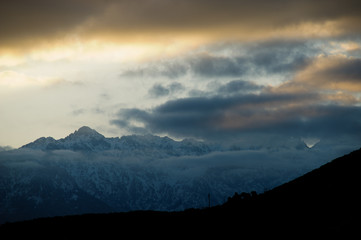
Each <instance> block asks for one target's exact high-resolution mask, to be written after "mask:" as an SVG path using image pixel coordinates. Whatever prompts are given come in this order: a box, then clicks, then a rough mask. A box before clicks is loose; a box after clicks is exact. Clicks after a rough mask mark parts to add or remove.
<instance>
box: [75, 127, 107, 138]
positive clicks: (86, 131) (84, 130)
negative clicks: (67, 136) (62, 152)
mask: <svg viewBox="0 0 361 240" xmlns="http://www.w3.org/2000/svg"><path fill="white" fill-rule="evenodd" d="M73 135H74V136H98V137H104V136H103V135H101V134H100V133H98V132H97V131H96V130H94V129H92V128H90V127H88V126H83V127H81V128H79V129H78V130H76V131H75V132H74V133H73Z"/></svg>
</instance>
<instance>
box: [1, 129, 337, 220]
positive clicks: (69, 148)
mask: <svg viewBox="0 0 361 240" xmlns="http://www.w3.org/2000/svg"><path fill="white" fill-rule="evenodd" d="M317 145H318V144H317ZM317 145H316V147H314V148H312V149H310V148H308V147H307V146H306V145H305V143H304V142H302V141H301V140H297V139H296V140H295V139H293V140H292V141H290V140H289V141H287V142H286V143H285V144H283V145H281V146H280V147H278V148H263V149H259V148H257V149H256V150H255V149H253V148H252V149H250V148H242V146H236V147H235V146H231V147H225V146H222V145H220V144H210V143H206V142H201V141H196V140H192V139H185V140H182V141H174V140H172V139H171V138H169V137H158V136H153V135H145V136H141V135H132V136H123V137H121V138H106V137H104V136H103V135H102V134H100V133H98V132H97V131H95V130H93V129H91V128H89V127H81V128H80V129H78V130H77V131H75V132H74V133H71V134H70V135H68V136H67V137H65V138H62V139H58V140H56V139H54V138H52V137H46V138H45V137H42V138H39V139H37V140H35V141H34V142H31V143H29V144H26V145H24V146H23V147H21V148H19V149H13V150H9V151H3V152H0V223H4V222H8V221H21V220H27V219H34V218H38V217H52V216H64V215H74V214H84V213H108V212H120V211H121V212H127V211H135V210H157V211H182V210H184V209H188V208H204V207H206V206H208V205H209V204H211V205H212V206H214V205H219V204H223V203H225V202H226V201H227V198H228V197H229V196H231V195H233V194H234V193H235V192H250V191H257V192H258V193H262V192H264V191H266V190H268V189H272V188H274V187H276V186H279V185H281V184H283V183H285V182H287V181H290V180H292V179H294V178H296V177H298V176H301V175H302V174H304V173H306V172H308V171H310V170H312V169H315V168H317V167H319V166H321V165H323V164H325V163H327V162H328V161H329V160H330V159H332V158H331V156H335V154H336V153H335V152H332V151H328V152H327V154H325V153H324V152H321V151H319V150H318V149H317ZM337 153H338V152H337ZM208 196H210V199H208ZM209 200H210V201H209Z"/></svg>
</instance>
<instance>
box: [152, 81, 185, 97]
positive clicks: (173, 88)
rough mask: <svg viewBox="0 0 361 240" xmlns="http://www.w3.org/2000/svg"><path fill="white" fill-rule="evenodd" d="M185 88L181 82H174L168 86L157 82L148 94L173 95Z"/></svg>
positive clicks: (157, 95) (153, 95) (155, 95)
mask: <svg viewBox="0 0 361 240" xmlns="http://www.w3.org/2000/svg"><path fill="white" fill-rule="evenodd" d="M183 90H184V86H183V85H182V84H181V83H178V82H173V83H171V84H168V85H166V86H163V85H162V84H159V83H156V84H154V85H153V86H152V87H151V88H150V89H149V90H148V94H149V95H150V97H152V98H159V97H165V96H168V95H173V94H176V93H179V92H182V91H183Z"/></svg>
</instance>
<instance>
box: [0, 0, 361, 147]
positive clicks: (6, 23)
mask: <svg viewBox="0 0 361 240" xmlns="http://www.w3.org/2000/svg"><path fill="white" fill-rule="evenodd" d="M84 125H86V126H90V127H91V128H94V129H96V130H97V131H98V132H100V133H102V134H104V135H105V136H109V137H112V136H122V135H129V134H155V135H160V136H166V135H167V136H170V137H172V138H175V139H184V138H195V139H200V140H205V141H218V142H229V143H231V142H238V143H244V144H251V145H252V144H255V145H262V144H265V143H266V142H267V143H274V144H277V143H278V142H282V141H283V142H284V141H288V140H289V139H303V140H304V141H305V142H307V143H309V144H311V145H312V143H314V142H318V141H320V142H328V143H330V144H331V143H332V144H336V145H337V144H346V145H347V144H354V145H358V146H361V2H360V1H358V0H327V1H326V0H319V1H311V0H305V1H296V0H287V1H286V0H275V1H269V0H252V1H248V0H244V1H242V0H238V1H236V0H222V1H216V0H182V1H178V0H119V1H115V0H63V1H57V0H32V1H27V0H2V2H1V8H0V146H12V147H20V146H22V145H24V144H26V143H29V142H31V141H34V140H35V139H37V138H39V137H42V136H45V137H47V136H52V137H54V138H56V139H57V138H63V137H65V136H67V135H68V134H69V133H71V132H73V131H74V130H76V129H78V128H79V127H81V126H84Z"/></svg>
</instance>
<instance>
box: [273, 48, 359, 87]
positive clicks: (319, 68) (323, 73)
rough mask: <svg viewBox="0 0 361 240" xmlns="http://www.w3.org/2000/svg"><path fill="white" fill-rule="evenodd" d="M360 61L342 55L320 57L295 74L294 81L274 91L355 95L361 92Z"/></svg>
mask: <svg viewBox="0 0 361 240" xmlns="http://www.w3.org/2000/svg"><path fill="white" fill-rule="evenodd" d="M360 68H361V59H359V58H353V57H347V56H344V55H331V56H320V57H317V58H314V60H313V63H312V64H310V65H308V66H307V67H306V68H304V69H303V70H301V71H299V72H297V73H296V74H295V76H294V79H292V80H291V81H288V82H286V83H284V84H283V85H281V86H279V88H277V89H275V90H277V91H283V92H306V91H309V89H314V90H315V89H317V90H318V91H330V90H333V91H336V92H338V93H339V92H342V91H344V92H348V93H349V94H351V93H355V92H356V93H357V92H359V91H361V71H360Z"/></svg>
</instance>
